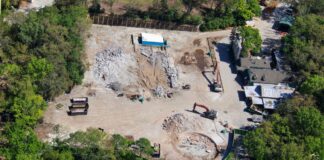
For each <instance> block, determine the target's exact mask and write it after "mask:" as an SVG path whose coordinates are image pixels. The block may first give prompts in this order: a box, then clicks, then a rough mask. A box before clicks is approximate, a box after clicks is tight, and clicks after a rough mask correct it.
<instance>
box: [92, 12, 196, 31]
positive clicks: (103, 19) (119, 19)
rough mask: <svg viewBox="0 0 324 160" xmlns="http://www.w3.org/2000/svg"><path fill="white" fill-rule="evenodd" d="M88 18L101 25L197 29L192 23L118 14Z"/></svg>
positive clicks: (183, 29)
mask: <svg viewBox="0 0 324 160" xmlns="http://www.w3.org/2000/svg"><path fill="white" fill-rule="evenodd" d="M90 18H91V20H92V22H93V24H101V25H111V26H126V27H137V28H152V29H165V30H178V31H189V32H197V31H198V26H194V25H179V24H177V23H173V22H164V21H157V20H141V19H131V18H126V17H123V16H118V15H112V16H103V15H93V16H90Z"/></svg>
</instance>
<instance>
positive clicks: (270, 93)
mask: <svg viewBox="0 0 324 160" xmlns="http://www.w3.org/2000/svg"><path fill="white" fill-rule="evenodd" d="M294 91H295V89H294V88H291V87H289V86H288V85H286V84H278V85H274V84H263V83H254V85H253V86H244V93H245V96H246V97H248V98H251V100H252V104H256V105H263V106H264V108H265V109H275V108H276V106H277V104H278V102H279V100H280V99H282V98H288V97H290V96H291V95H292V94H293V93H294Z"/></svg>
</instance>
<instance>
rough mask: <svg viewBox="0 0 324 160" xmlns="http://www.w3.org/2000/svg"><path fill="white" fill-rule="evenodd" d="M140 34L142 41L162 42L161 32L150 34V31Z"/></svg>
mask: <svg viewBox="0 0 324 160" xmlns="http://www.w3.org/2000/svg"><path fill="white" fill-rule="evenodd" d="M141 34H142V42H144V41H145V42H156V43H164V40H163V37H162V35H161V34H151V33H141Z"/></svg>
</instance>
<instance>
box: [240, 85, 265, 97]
mask: <svg viewBox="0 0 324 160" xmlns="http://www.w3.org/2000/svg"><path fill="white" fill-rule="evenodd" d="M244 93H245V97H261V86H259V85H253V86H244Z"/></svg>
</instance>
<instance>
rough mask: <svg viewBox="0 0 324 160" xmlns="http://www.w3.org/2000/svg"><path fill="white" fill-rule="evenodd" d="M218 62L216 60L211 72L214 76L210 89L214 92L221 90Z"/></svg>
mask: <svg viewBox="0 0 324 160" xmlns="http://www.w3.org/2000/svg"><path fill="white" fill-rule="evenodd" d="M218 65H219V62H218V61H216V64H215V65H214V69H213V74H214V76H215V79H214V82H213V84H212V89H213V91H214V92H222V91H223V88H222V85H221V82H222V81H221V78H220V72H219V66H218Z"/></svg>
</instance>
